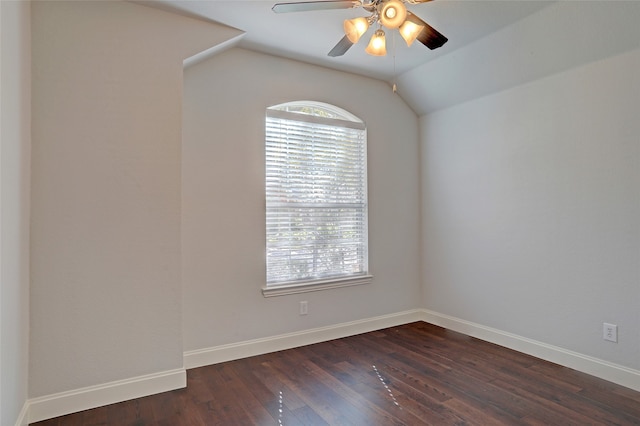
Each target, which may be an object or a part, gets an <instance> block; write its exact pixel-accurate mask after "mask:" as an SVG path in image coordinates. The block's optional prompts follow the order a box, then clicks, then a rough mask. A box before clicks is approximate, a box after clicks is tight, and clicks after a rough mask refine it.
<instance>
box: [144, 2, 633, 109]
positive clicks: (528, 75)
mask: <svg viewBox="0 0 640 426" xmlns="http://www.w3.org/2000/svg"><path fill="white" fill-rule="evenodd" d="M134 1H135V0H134ZM297 1H306V0H297ZM136 2H137V3H143V4H145V5H149V6H152V7H156V8H162V9H165V10H170V11H173V12H177V13H181V14H186V15H189V16H194V17H198V18H200V19H206V20H210V21H214V22H217V23H219V24H224V25H227V26H230V27H233V28H236V29H238V30H241V31H242V32H244V34H243V35H242V36H241V37H240V38H239V41H237V43H236V42H235V41H234V43H236V44H235V45H236V46H239V47H244V48H247V49H251V50H257V51H260V52H265V53H269V54H274V55H278V56H283V57H287V58H291V59H296V60H301V61H304V62H309V63H313V64H317V65H321V66H325V67H329V68H333V69H337V70H342V71H347V72H353V73H357V74H361V75H364V76H368V77H373V78H377V79H380V80H385V81H388V82H397V83H398V94H399V95H400V96H401V97H402V98H403V99H404V100H405V101H406V102H407V103H408V104H409V105H410V106H411V107H412V108H413V109H414V111H416V113H417V114H418V115H422V114H425V113H429V112H432V111H435V110H437V109H440V108H445V107H447V106H450V105H453V104H456V103H460V102H464V101H466V100H469V99H473V98H475V97H478V96H483V95H486V94H488V93H493V92H496V91H499V90H504V89H506V88H509V87H513V86H515V85H518V84H523V83H525V82H527V81H531V80H534V79H537V78H542V77H544V76H546V75H550V74H553V73H556V72H559V71H562V70H565V69H569V68H571V67H575V66H578V65H581V64H584V63H587V62H590V61H594V60H598V59H601V58H604V57H607V56H611V55H613V54H616V53H621V52H624V51H626V50H630V49H637V48H640V25H639V24H638V23H639V22H640V0H631V1H609V0H596V1H544V0H534V1H529V0H498V1H495V0H436V1H432V2H428V3H423V4H418V5H409V7H408V8H409V9H410V10H411V11H412V12H413V13H415V14H416V15H418V16H419V17H420V18H422V19H423V20H424V21H426V22H428V23H429V24H430V25H431V26H433V27H434V28H435V29H437V30H438V31H440V32H441V33H442V34H444V35H445V36H446V37H447V38H448V39H449V41H448V42H447V43H446V44H445V45H444V46H442V47H441V48H439V49H436V50H429V49H427V48H426V47H424V46H423V45H422V44H421V43H419V42H416V43H414V44H413V45H412V46H411V47H407V46H406V44H405V43H404V40H402V38H401V37H400V36H399V34H397V31H393V33H395V48H392V47H391V46H392V45H393V44H394V41H393V39H394V36H392V35H390V34H389V33H391V32H392V31H387V33H388V34H387V46H388V47H387V49H388V54H387V56H385V57H373V56H370V55H367V54H366V53H365V52H364V48H365V47H366V43H367V42H368V39H369V35H370V34H371V33H372V31H373V30H372V29H369V31H368V32H367V34H366V35H365V36H363V39H362V40H361V41H360V42H359V43H358V44H356V45H354V46H352V47H351V48H350V49H349V50H348V51H347V53H346V54H345V55H344V56H341V57H337V58H332V57H329V56H327V53H328V52H329V50H331V48H333V46H334V45H335V44H336V43H337V42H338V41H339V40H340V39H341V38H342V37H343V35H344V34H343V30H342V22H343V21H344V20H345V19H350V18H353V17H356V16H366V15H367V14H366V12H365V11H364V10H363V9H362V8H357V9H340V10H325V11H310V12H293V13H274V12H273V11H272V10H271V8H272V7H273V5H274V4H275V3H277V2H283V3H284V2H286V0H258V1H256V0H151V1H149V0H138V1H136Z"/></svg>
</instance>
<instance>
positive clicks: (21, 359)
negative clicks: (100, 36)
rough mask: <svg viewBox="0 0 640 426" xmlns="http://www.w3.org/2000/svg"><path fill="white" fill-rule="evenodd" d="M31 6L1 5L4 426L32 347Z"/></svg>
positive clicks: (23, 383) (0, 413) (18, 398)
mask: <svg viewBox="0 0 640 426" xmlns="http://www.w3.org/2000/svg"><path fill="white" fill-rule="evenodd" d="M29 18H30V6H29V4H28V3H27V2H13V1H3V2H0V39H1V40H2V46H1V48H0V55H1V57H0V76H1V82H0V86H1V87H2V98H1V102H2V104H1V105H0V111H1V112H2V116H1V117H0V132H1V134H0V142H1V145H0V235H1V238H0V283H1V285H0V424H2V425H12V424H14V423H15V421H16V419H17V418H18V416H19V415H20V412H21V410H22V408H23V407H24V405H25V402H26V400H27V383H28V359H29V354H28V350H29V348H28V343H29V179H30V166H29V163H30V146H31V130H30V117H31V111H30V107H31V96H30V83H31V79H30V72H31V70H30V61H31V57H30V51H31V47H30V44H31V43H30V40H31V36H30V19H29Z"/></svg>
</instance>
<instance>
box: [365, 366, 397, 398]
mask: <svg viewBox="0 0 640 426" xmlns="http://www.w3.org/2000/svg"><path fill="white" fill-rule="evenodd" d="M372 367H373V371H375V372H376V374H377V375H378V379H380V382H382V385H383V386H384V388H385V389H386V390H387V392H389V396H390V397H391V400H392V401H393V403H394V404H395V405H396V406H398V407H400V404H398V400H396V397H395V396H394V395H393V392H391V389H390V388H389V386H387V384H386V383H385V381H384V379H383V378H382V375H381V374H380V372H379V371H378V369H377V368H376V366H375V365H372ZM400 408H401V409H402V407H400Z"/></svg>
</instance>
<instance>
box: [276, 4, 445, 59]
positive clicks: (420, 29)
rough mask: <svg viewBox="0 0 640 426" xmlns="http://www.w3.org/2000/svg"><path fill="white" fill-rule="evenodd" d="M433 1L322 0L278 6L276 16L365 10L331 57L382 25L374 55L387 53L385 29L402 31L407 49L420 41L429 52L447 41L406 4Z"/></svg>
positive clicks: (346, 26)
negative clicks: (323, 11) (373, 28)
mask: <svg viewBox="0 0 640 426" xmlns="http://www.w3.org/2000/svg"><path fill="white" fill-rule="evenodd" d="M428 1H431V0H368V1H367V0H364V1H361V0H320V1H302V2H289V3H276V4H275V5H274V6H273V8H272V10H273V11H274V12H276V13H287V12H305V11H313V10H330V9H354V8H357V7H362V8H363V9H364V10H365V11H367V12H368V13H369V14H370V15H369V16H367V17H360V18H354V19H347V20H345V21H344V25H343V28H344V33H345V35H344V37H342V40H340V41H339V42H338V44H336V45H335V46H334V47H333V49H331V51H330V52H329V56H333V57H335V56H342V55H344V54H345V53H346V52H347V50H349V48H350V47H351V46H353V45H354V44H356V43H357V42H358V40H360V37H361V36H362V35H363V34H364V33H365V32H366V31H367V30H368V29H369V27H370V26H372V25H375V24H378V29H377V30H376V31H375V32H374V34H373V36H372V37H371V40H370V42H369V45H368V46H367V48H366V49H365V51H366V52H367V53H368V54H370V55H374V56H384V55H386V54H387V50H386V42H385V33H384V30H383V29H382V27H385V28H387V29H398V31H399V32H400V35H401V36H402V38H403V39H404V40H405V41H406V43H407V46H411V44H412V43H413V42H414V41H415V40H418V41H420V42H421V43H422V44H424V45H425V46H427V47H428V48H429V49H432V50H433V49H437V48H438V47H440V46H442V45H443V44H445V43H446V42H447V38H446V37H445V36H444V35H442V34H440V33H439V32H438V31H437V30H436V29H435V28H433V27H431V26H430V25H429V24H427V23H426V22H425V21H423V20H422V19H420V18H419V17H418V16H416V15H414V14H413V13H411V12H410V11H408V10H407V7H406V6H405V3H408V4H419V3H426V2H428Z"/></svg>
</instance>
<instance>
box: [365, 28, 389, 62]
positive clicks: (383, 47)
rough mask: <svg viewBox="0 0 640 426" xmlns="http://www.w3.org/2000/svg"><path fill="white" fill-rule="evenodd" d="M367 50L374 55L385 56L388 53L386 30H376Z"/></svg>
mask: <svg viewBox="0 0 640 426" xmlns="http://www.w3.org/2000/svg"><path fill="white" fill-rule="evenodd" d="M365 52H367V53H368V54H369V55H373V56H385V55H386V54H387V43H386V40H385V36H384V31H382V30H376V32H375V33H374V34H373V36H371V41H369V45H368V46H367V48H366V49H365Z"/></svg>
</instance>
